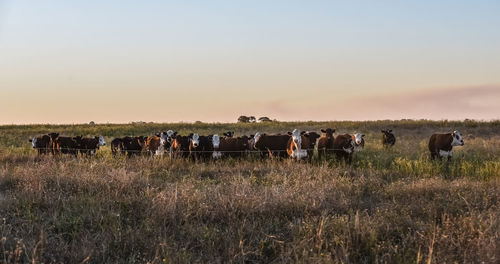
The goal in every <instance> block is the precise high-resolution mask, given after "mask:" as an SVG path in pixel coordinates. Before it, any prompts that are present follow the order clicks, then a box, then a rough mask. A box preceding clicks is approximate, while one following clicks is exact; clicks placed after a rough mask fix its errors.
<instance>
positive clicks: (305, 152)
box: [29, 128, 464, 163]
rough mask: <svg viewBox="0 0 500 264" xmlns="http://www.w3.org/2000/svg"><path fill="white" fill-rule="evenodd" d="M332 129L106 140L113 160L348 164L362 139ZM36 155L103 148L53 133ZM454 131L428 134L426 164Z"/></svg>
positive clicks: (447, 148)
mask: <svg viewBox="0 0 500 264" xmlns="http://www.w3.org/2000/svg"><path fill="white" fill-rule="evenodd" d="M381 132H382V144H383V146H384V147H386V148H390V147H392V146H393V145H394V144H395V143H396V137H395V136H394V134H393V133H392V130H389V129H387V130H382V131H381ZM334 133H335V129H331V128H327V129H321V134H318V133H316V132H312V131H301V130H299V129H294V130H293V131H292V132H288V133H287V134H272V135H271V134H265V133H259V132H257V133H256V134H255V135H249V136H246V135H244V136H240V137H234V132H226V133H223V136H219V135H218V134H213V135H208V136H200V135H198V134H196V133H191V134H189V135H187V136H183V135H178V134H177V132H174V131H172V130H168V131H166V132H160V133H157V134H156V135H153V136H149V137H146V136H126V137H122V138H115V139H113V140H112V141H111V152H112V153H113V156H115V155H117V154H123V155H127V156H129V157H130V156H133V155H140V154H142V153H144V152H146V153H149V154H150V155H152V156H154V155H156V156H161V155H164V154H168V155H169V156H170V157H171V158H178V157H182V158H191V159H194V160H201V161H203V160H211V159H221V158H225V157H232V158H240V157H244V156H246V155H249V154H250V153H258V155H260V157H262V158H287V157H288V158H291V159H295V160H302V159H305V160H309V161H310V160H311V159H312V157H313V153H314V150H315V149H317V151H318V157H319V158H320V159H322V158H323V157H325V156H326V154H334V155H335V157H336V158H337V159H339V160H344V161H346V162H347V163H350V162H351V161H352V156H353V153H355V152H356V151H360V150H363V148H364V145H365V140H364V135H363V134H361V133H354V134H341V135H337V136H334ZM29 141H30V142H31V144H32V146H33V148H34V149H37V150H38V153H39V154H49V153H51V154H54V155H55V154H72V155H75V156H77V155H78V152H80V153H81V154H82V155H93V154H95V153H96V151H97V150H98V149H99V147H101V146H104V145H106V142H105V140H104V138H103V137H102V136H96V137H92V138H85V137H82V136H77V137H65V136H60V135H59V133H49V134H46V135H40V136H36V137H34V138H32V139H30V140H29ZM463 145H464V141H463V139H462V136H461V134H460V132H458V131H454V132H451V133H446V134H433V135H432V136H431V138H430V140H429V151H430V153H431V159H435V158H439V159H441V158H442V157H447V158H448V159H451V156H452V148H453V146H463Z"/></svg>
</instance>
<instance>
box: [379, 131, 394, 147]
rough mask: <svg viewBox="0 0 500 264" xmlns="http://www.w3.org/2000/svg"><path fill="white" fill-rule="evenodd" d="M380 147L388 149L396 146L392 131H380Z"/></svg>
mask: <svg viewBox="0 0 500 264" xmlns="http://www.w3.org/2000/svg"><path fill="white" fill-rule="evenodd" d="M382 133H383V135H382V146H384V147H385V148H390V147H392V146H394V144H396V137H395V136H394V134H393V133H392V129H386V130H382Z"/></svg>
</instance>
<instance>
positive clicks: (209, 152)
mask: <svg viewBox="0 0 500 264" xmlns="http://www.w3.org/2000/svg"><path fill="white" fill-rule="evenodd" d="M194 137H195V136H194V135H193V140H192V141H191V143H190V144H189V151H190V154H191V157H192V158H194V159H195V160H200V161H207V160H209V159H211V158H212V157H214V148H215V147H216V148H218V147H219V143H220V138H219V135H217V134H215V135H209V136H198V140H197V141H198V143H197V144H195V139H194Z"/></svg>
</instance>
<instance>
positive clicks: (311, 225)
mask: <svg viewBox="0 0 500 264" xmlns="http://www.w3.org/2000/svg"><path fill="white" fill-rule="evenodd" d="M326 127H330V128H336V129H337V132H339V133H344V132H349V133H352V132H355V131H358V132H362V133H364V134H365V135H366V137H365V140H366V147H365V150H364V151H363V152H359V153H356V154H355V156H354V160H353V163H352V165H345V164H341V163H338V162H336V161H335V160H330V159H329V160H326V161H317V160H315V161H313V162H312V163H311V164H309V163H304V162H300V163H297V162H293V161H290V160H285V161H260V160H258V159H252V158H250V159H245V160H224V161H218V162H216V163H214V162H209V163H193V162H189V161H185V160H169V159H168V158H150V157H133V158H130V159H127V158H125V157H116V158H113V157H112V156H111V153H110V150H109V147H107V146H106V147H104V148H102V149H101V150H99V152H98V154H97V155H96V156H95V157H92V158H83V157H79V158H77V159H75V158H72V157H61V158H54V157H52V156H44V157H41V158H39V157H37V155H36V154H35V151H34V150H32V149H31V148H30V147H31V145H30V143H29V142H28V139H29V138H31V137H33V136H35V135H37V134H42V133H48V132H53V131H54V132H61V134H64V135H84V136H90V135H103V136H104V137H105V138H106V140H107V142H110V141H111V139H112V138H113V137H118V136H125V135H150V134H152V133H154V132H157V131H160V130H167V129H173V130H176V131H179V132H180V133H181V134H187V133H189V132H197V133H199V134H209V133H221V132H224V131H227V130H233V131H236V134H237V135H241V134H253V133H255V132H257V131H260V132H269V133H272V132H281V133H283V132H286V131H291V130H292V129H293V128H301V129H303V130H315V131H319V129H320V128H326ZM385 128H390V129H393V130H394V133H395V135H396V137H397V142H396V146H395V147H394V148H393V149H391V150H388V151H387V150H384V149H383V148H382V146H381V143H380V141H381V136H382V134H381V133H380V130H381V129H385ZM452 130H459V131H460V132H461V133H462V135H463V136H464V141H465V146H464V147H455V148H454V152H455V154H454V157H453V160H452V161H451V162H431V161H430V160H429V153H428V150H427V141H428V138H429V136H430V135H431V134H432V133H434V132H448V131H452ZM499 180H500V121H492V122H475V121H465V122H449V121H425V120H422V121H412V120H406V121H374V122H349V121H346V122H297V123H291V122H286V123H284V122H280V123H266V124H203V123H200V124H187V123H186V124H134V125H112V124H106V125H94V126H90V125H29V126H0V262H7V263H16V262H18V263H24V262H33V261H34V262H64V263H80V262H89V263H136V262H138V263H145V262H152V263H192V262H209V263H217V262H236V263H242V262H245V263H247V262H249V263H254V262H255V263H261V262H280V263H283V262H284V263H290V262H300V263H318V262H344V263H430V262H432V263H443V262H446V263H481V262H483V263H498V261H499V259H500V256H499V253H498V252H499V251H500V249H499V245H500V220H499V219H500V208H499V202H500V201H499V198H500V188H499V187H500V181H499Z"/></svg>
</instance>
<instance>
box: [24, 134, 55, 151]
mask: <svg viewBox="0 0 500 264" xmlns="http://www.w3.org/2000/svg"><path fill="white" fill-rule="evenodd" d="M57 135H58V136H59V134H57ZM29 142H31V145H32V147H33V148H34V149H36V150H38V155H41V154H48V153H52V139H51V138H50V136H49V135H40V136H36V137H33V138H32V139H30V140H29Z"/></svg>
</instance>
